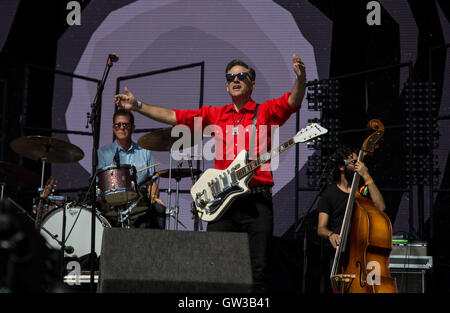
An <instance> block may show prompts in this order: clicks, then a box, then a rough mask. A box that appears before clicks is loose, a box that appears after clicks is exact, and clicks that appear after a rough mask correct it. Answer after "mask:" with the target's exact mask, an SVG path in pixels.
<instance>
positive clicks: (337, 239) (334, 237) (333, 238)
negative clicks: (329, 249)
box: [328, 233, 341, 249]
mask: <svg viewBox="0 0 450 313" xmlns="http://www.w3.org/2000/svg"><path fill="white" fill-rule="evenodd" d="M328 240H329V241H330V243H331V245H332V246H333V248H335V249H336V247H337V246H339V245H340V244H341V236H339V235H338V234H335V233H332V234H331V235H330V236H328Z"/></svg>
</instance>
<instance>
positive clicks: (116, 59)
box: [108, 53, 119, 62]
mask: <svg viewBox="0 0 450 313" xmlns="http://www.w3.org/2000/svg"><path fill="white" fill-rule="evenodd" d="M108 58H109V59H110V60H111V62H117V61H119V56H118V55H117V54H115V53H113V54H110V55H108Z"/></svg>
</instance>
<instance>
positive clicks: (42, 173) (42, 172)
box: [39, 148, 48, 193]
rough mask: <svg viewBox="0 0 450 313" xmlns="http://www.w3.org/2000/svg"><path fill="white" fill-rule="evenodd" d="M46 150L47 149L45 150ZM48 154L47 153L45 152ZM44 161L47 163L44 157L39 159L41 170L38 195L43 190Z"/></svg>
mask: <svg viewBox="0 0 450 313" xmlns="http://www.w3.org/2000/svg"><path fill="white" fill-rule="evenodd" d="M47 149H48V148H47ZM47 152H48V151H47ZM45 161H47V158H46V157H42V158H41V163H42V169H41V187H40V188H39V193H41V192H42V191H43V190H44V173H45Z"/></svg>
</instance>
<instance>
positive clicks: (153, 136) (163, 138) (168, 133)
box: [138, 127, 202, 229]
mask: <svg viewBox="0 0 450 313" xmlns="http://www.w3.org/2000/svg"><path fill="white" fill-rule="evenodd" d="M172 130H173V127H168V128H160V129H156V130H154V131H151V132H150V133H148V134H145V135H143V136H142V137H141V138H139V140H138V145H139V146H140V147H142V148H144V149H147V150H152V151H169V153H170V156H169V162H170V164H169V169H168V170H164V171H160V172H157V175H158V174H159V177H165V178H169V186H168V190H167V194H168V197H169V200H168V205H167V207H166V217H167V218H166V227H165V228H166V229H170V216H171V212H170V211H171V209H170V208H171V199H172V185H171V184H172V182H171V181H172V172H174V174H175V177H174V178H175V179H176V180H177V191H176V198H177V200H176V201H177V203H178V197H179V189H178V183H179V180H180V179H181V178H182V177H189V175H190V174H187V173H190V170H188V171H187V172H184V171H183V170H179V172H175V171H176V170H177V169H174V170H172V152H173V151H174V150H173V145H174V143H175V142H177V141H178V140H179V139H182V134H181V135H179V136H178V137H176V136H172ZM201 139H202V138H201V137H200V141H201ZM183 145H184V147H183V148H188V147H194V146H195V136H191V138H190V141H189V142H188V143H187V142H183ZM175 219H176V223H175V227H176V229H178V204H176V205H175Z"/></svg>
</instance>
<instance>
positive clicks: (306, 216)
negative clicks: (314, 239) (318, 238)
mask: <svg viewBox="0 0 450 313" xmlns="http://www.w3.org/2000/svg"><path fill="white" fill-rule="evenodd" d="M328 167H329V161H328V162H327V164H326V166H325V168H324V169H323V171H322V174H321V175H320V180H319V183H320V182H321V181H322V180H323V179H324V178H325V176H324V174H325V173H326V172H327V169H328ZM328 176H329V174H328V175H327V177H328ZM326 187H327V184H326V183H325V184H323V185H322V187H321V188H320V190H319V192H318V193H317V194H316V196H315V198H314V200H313V202H312V203H311V205H310V206H309V208H308V210H307V211H306V212H305V214H303V217H301V222H300V224H298V225H297V227H296V228H295V231H294V233H298V232H300V231H301V230H302V228H303V226H304V225H307V224H308V223H307V222H305V221H306V219H307V218H308V216H309V214H310V213H311V211H312V208H313V207H314V204H315V203H316V201H317V199H319V197H320V196H321V195H322V193H323V191H324V190H325V188H326ZM306 251H307V227H305V228H304V234H303V275H302V292H303V293H306V269H307V263H308V258H307V254H306Z"/></svg>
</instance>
